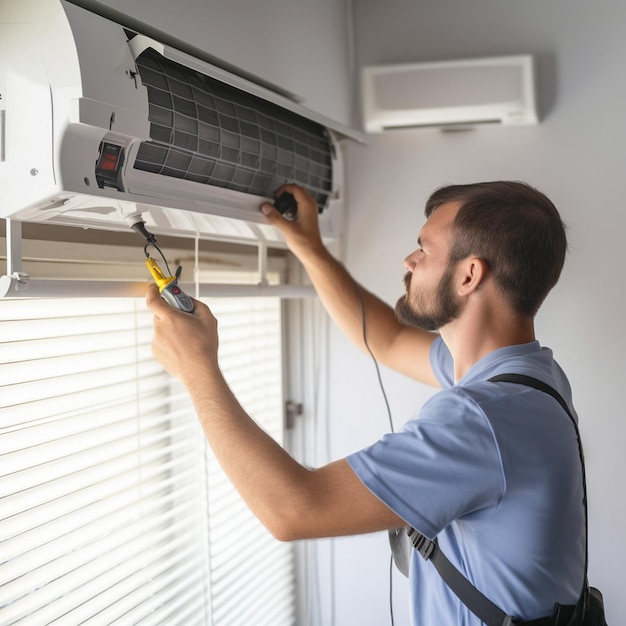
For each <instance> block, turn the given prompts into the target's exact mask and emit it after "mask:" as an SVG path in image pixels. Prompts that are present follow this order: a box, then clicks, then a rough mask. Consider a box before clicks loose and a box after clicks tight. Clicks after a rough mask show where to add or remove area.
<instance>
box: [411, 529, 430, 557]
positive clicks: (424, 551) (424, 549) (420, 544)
mask: <svg viewBox="0 0 626 626" xmlns="http://www.w3.org/2000/svg"><path fill="white" fill-rule="evenodd" d="M407 535H408V536H409V540H410V541H411V543H412V544H413V547H414V548H415V549H416V550H417V551H418V552H419V553H420V555H421V557H422V558H423V559H424V560H425V561H428V560H429V559H430V558H431V557H432V555H433V552H434V551H435V548H436V547H437V544H436V543H435V542H434V541H431V540H430V539H428V537H425V536H424V535H422V533H420V532H418V531H417V530H415V528H410V529H409V530H408V531H407Z"/></svg>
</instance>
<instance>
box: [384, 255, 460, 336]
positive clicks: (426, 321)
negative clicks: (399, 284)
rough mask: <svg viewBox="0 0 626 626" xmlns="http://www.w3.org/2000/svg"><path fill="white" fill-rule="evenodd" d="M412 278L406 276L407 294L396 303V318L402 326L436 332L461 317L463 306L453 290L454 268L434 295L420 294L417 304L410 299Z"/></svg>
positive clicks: (417, 297)
mask: <svg viewBox="0 0 626 626" xmlns="http://www.w3.org/2000/svg"><path fill="white" fill-rule="evenodd" d="M411 278H412V274H411V273H410V272H407V273H406V274H405V276H404V285H405V287H406V293H405V295H403V296H402V297H401V298H399V299H398V302H396V307H395V313H396V318H397V319H398V321H399V322H400V323H401V324H404V325H405V326H414V327H416V328H421V329H422V330H428V331H434V330H439V329H440V328H442V327H443V326H445V325H446V324H448V323H450V322H451V321H452V320H454V319H456V318H457V317H458V316H459V314H460V313H461V310H462V308H463V306H462V303H461V301H460V300H459V299H458V298H456V297H455V295H454V290H453V288H452V267H449V268H448V269H446V271H445V273H444V275H443V276H442V277H441V280H440V281H439V284H438V285H437V288H436V289H435V290H434V294H433V293H431V294H428V293H424V292H421V293H418V294H417V295H416V296H415V302H410V301H409V298H408V294H409V288H410V286H411Z"/></svg>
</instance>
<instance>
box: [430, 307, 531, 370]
mask: <svg viewBox="0 0 626 626" xmlns="http://www.w3.org/2000/svg"><path fill="white" fill-rule="evenodd" d="M462 317H463V319H462V320H454V321H453V322H451V323H450V324H448V325H447V326H446V327H444V328H442V329H441V330H440V333H441V337H442V339H443V340H444V342H445V344H446V346H447V347H448V349H449V350H450V353H451V354H452V358H453V359H454V380H455V381H458V380H460V379H461V378H463V376H465V374H467V372H468V371H469V369H470V368H471V367H472V366H473V365H474V364H475V363H477V362H478V361H479V360H480V359H482V358H483V357H484V356H487V355H488V354H490V353H491V352H493V351H494V350H498V349H499V348H505V347H507V346H514V345H520V344H523V343H529V342H531V341H534V340H535V329H534V323H533V319H532V318H530V317H526V316H514V315H506V314H502V313H501V312H500V313H498V315H482V316H467V315H464V316H462Z"/></svg>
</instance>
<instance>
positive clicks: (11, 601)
mask: <svg viewBox="0 0 626 626" xmlns="http://www.w3.org/2000/svg"><path fill="white" fill-rule="evenodd" d="M211 304H212V307H213V310H214V312H215V313H216V315H217V316H218V318H219V320H220V359H221V366H222V369H223V370H224V373H225V376H226V378H227V380H228V381H229V384H231V387H232V388H233V389H234V391H235V393H236V394H237V395H238V397H239V398H240V400H241V401H242V404H243V405H244V407H245V408H246V409H247V410H248V411H249V412H250V413H251V414H253V416H254V417H255V419H256V420H257V421H258V422H259V423H261V425H262V426H263V427H264V428H265V429H266V430H268V432H269V433H270V434H271V435H272V436H274V437H275V438H276V439H277V440H279V441H282V387H281V345H280V338H281V331H280V303H279V302H278V301H276V300H275V299H265V298H264V299H240V298H237V299H218V300H215V301H214V302H212V303H211ZM151 326H152V320H151V316H150V314H149V313H148V312H147V311H146V310H145V305H144V303H143V299H139V300H135V299H130V298H120V299H115V298H106V299H104V298H99V299H67V300H63V299H58V300H57V299H53V300H26V299H25V300H21V299H20V300H5V301H0V478H1V480H0V624H3V625H8V624H52V623H54V624H60V625H72V626H73V625H75V624H78V623H81V624H83V623H84V624H146V625H148V624H166V625H167V626H170V625H176V624H185V625H186V626H187V625H193V624H210V625H213V626H228V625H229V624H252V623H253V624H255V625H257V624H258V625H262V624H268V625H269V624H271V625H272V626H274V625H281V624H285V625H287V624H293V623H294V620H295V618H294V615H295V608H294V604H295V600H294V595H295V585H294V579H293V578H294V577H293V552H292V548H291V546H289V545H287V544H280V543H278V542H276V541H275V540H273V538H271V536H270V535H269V534H268V533H267V532H266V531H265V529H264V528H263V527H262V526H261V525H260V524H259V523H258V522H257V521H256V519H255V518H254V517H253V516H252V514H251V513H250V512H249V511H248V510H247V508H246V507H245V506H244V505H243V503H242V501H241V500H240V498H239V496H238V494H236V492H235V491H234V489H233V488H232V486H231V485H230V483H229V482H228V481H227V479H226V478H225V476H224V475H223V473H222V472H221V470H220V469H219V467H218V466H217V464H216V462H215V460H214V459H213V457H212V455H211V452H210V450H208V447H207V446H206V444H205V440H204V437H203V435H202V432H201V430H200V427H199V425H198V423H197V420H196V418H195V415H194V412H193V407H192V406H191V403H190V401H189V399H188V397H187V395H186V393H185V392H184V390H183V389H182V388H181V386H180V385H179V384H178V383H177V382H176V381H174V380H173V379H171V378H170V377H169V376H168V375H167V374H166V373H164V372H163V370H162V369H161V368H160V366H159V365H158V364H157V363H156V362H155V361H154V360H153V359H152V357H151V348H150V343H151V338H152V328H151Z"/></svg>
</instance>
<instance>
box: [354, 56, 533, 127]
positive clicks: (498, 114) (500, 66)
mask: <svg viewBox="0 0 626 626" xmlns="http://www.w3.org/2000/svg"><path fill="white" fill-rule="evenodd" d="M533 67H534V66H533V59H532V57H531V56H529V55H521V56H507V57H491V58H482V59H462V60H458V61H436V62H431V63H407V64H400V65H379V66H370V67H364V68H363V69H362V73H361V88H362V103H363V122H364V126H365V130H366V131H367V132H370V133H377V132H384V131H386V130H392V129H399V128H416V127H428V126H430V127H433V126H434V127H442V128H450V127H459V126H462V127H470V126H476V125H478V124H490V123H494V124H517V125H520V124H536V123H537V112H536V108H535V87H534V78H533Z"/></svg>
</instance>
